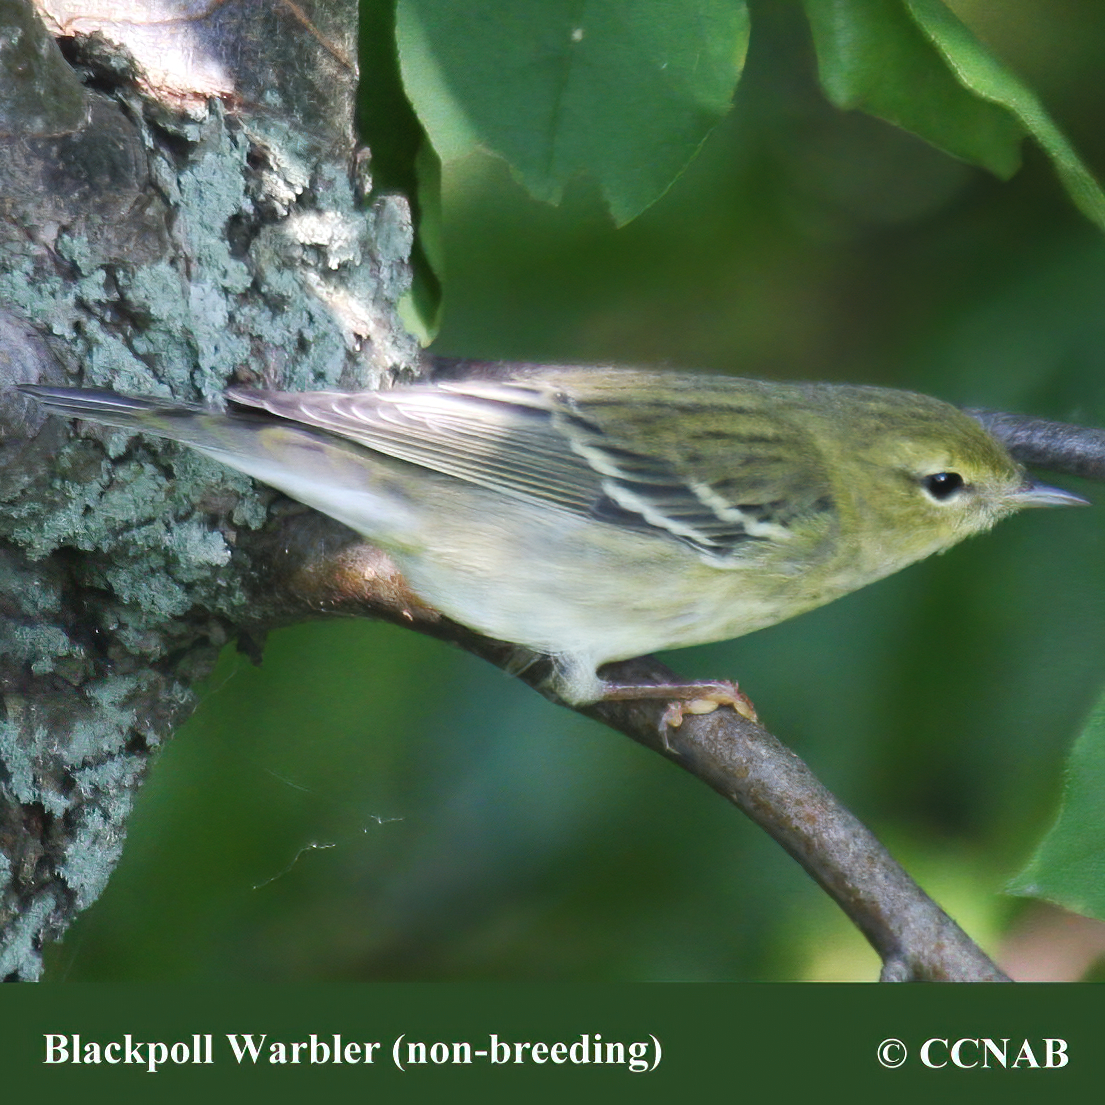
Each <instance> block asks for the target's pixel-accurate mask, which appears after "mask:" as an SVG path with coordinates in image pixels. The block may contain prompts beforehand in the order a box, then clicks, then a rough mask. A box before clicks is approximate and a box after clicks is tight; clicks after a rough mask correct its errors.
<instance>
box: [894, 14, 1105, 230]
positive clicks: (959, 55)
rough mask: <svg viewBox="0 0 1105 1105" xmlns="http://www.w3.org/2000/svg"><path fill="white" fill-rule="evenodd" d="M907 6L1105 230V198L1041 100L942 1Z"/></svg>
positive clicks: (961, 74) (959, 72) (960, 74)
mask: <svg viewBox="0 0 1105 1105" xmlns="http://www.w3.org/2000/svg"><path fill="white" fill-rule="evenodd" d="M906 4H907V6H908V8H909V11H910V13H911V14H912V16H913V18H914V19H915V20H916V21H917V26H918V27H920V28H921V30H922V31H924V33H925V35H926V36H927V37H928V38H929V40H930V41H931V42H932V43H933V45H934V46H935V47H936V49H937V50H939V51H940V53H941V54H942V55H943V57H944V59H945V60H946V61H947V63H948V65H949V66H950V67H951V69H952V71H953V72H954V73H955V75H956V78H957V79H958V80H959V81H960V82H961V83H962V85H963V86H964V87H965V88H969V89H970V90H971V91H972V92H973V93H975V95H977V96H979V97H981V98H982V99H983V100H986V101H988V102H990V103H993V104H1001V105H1002V106H1004V107H1006V108H1008V110H1009V111H1010V112H1011V113H1012V114H1013V115H1015V116H1016V118H1017V119H1018V120H1019V121H1020V122H1021V124H1022V125H1023V126H1024V127H1025V129H1026V130H1028V131H1029V133H1030V134H1031V135H1032V137H1033V138H1035V139H1036V141H1037V142H1039V144H1040V146H1041V147H1042V148H1043V150H1044V152H1045V153H1046V154H1047V155H1048V157H1050V158H1051V160H1052V162H1053V163H1054V165H1055V169H1056V172H1058V174H1059V179H1060V180H1061V181H1062V182H1063V186H1064V187H1065V188H1066V190H1067V194H1068V195H1069V196H1070V198H1071V199H1072V200H1073V201H1074V204H1075V206H1076V207H1077V208H1078V209H1079V210H1080V211H1081V212H1082V214H1083V215H1085V216H1086V217H1087V218H1088V219H1090V220H1091V221H1093V222H1094V223H1096V224H1097V225H1098V227H1100V228H1101V229H1102V230H1105V193H1103V192H1102V190H1101V186H1100V185H1099V184H1098V183H1097V181H1096V180H1095V179H1094V178H1093V176H1092V174H1091V173H1090V171H1089V170H1088V169H1087V168H1086V166H1085V165H1083V164H1082V161H1081V159H1080V158H1079V157H1078V155H1077V154H1076V153H1075V152H1074V149H1073V148H1072V147H1071V144H1070V143H1069V142H1068V141H1067V139H1066V137H1065V136H1064V135H1063V133H1062V131H1060V130H1059V128H1058V127H1057V126H1056V125H1055V123H1054V121H1053V120H1052V118H1051V116H1050V115H1048V113H1047V112H1046V111H1045V110H1044V107H1043V105H1042V104H1041V103H1040V101H1039V99H1038V98H1037V97H1036V94H1035V93H1034V92H1033V91H1032V90H1031V89H1030V88H1029V87H1028V86H1027V85H1025V84H1024V83H1023V82H1022V81H1021V80H1020V79H1019V78H1017V77H1016V76H1014V75H1013V74H1012V73H1011V72H1009V70H1008V69H1006V68H1005V66H1004V65H1002V64H1001V62H999V61H998V60H997V59H996V58H995V57H994V56H993V55H992V54H990V52H989V51H988V50H987V49H986V47H985V46H983V45H982V43H980V42H979V41H978V39H976V38H975V36H974V35H973V34H972V33H971V31H970V30H969V29H968V28H967V27H965V26H964V25H963V24H962V23H961V22H960V21H959V19H958V18H957V17H956V16H955V15H954V14H952V12H950V11H949V10H948V9H947V8H946V7H945V6H944V4H943V3H941V2H940V0H906Z"/></svg>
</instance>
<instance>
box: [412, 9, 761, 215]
mask: <svg viewBox="0 0 1105 1105" xmlns="http://www.w3.org/2000/svg"><path fill="white" fill-rule="evenodd" d="M748 28H749V24H748V12H747V9H746V7H745V5H744V3H743V0H678V2H676V0H539V2H537V0H399V8H398V18H397V30H398V40H399V55H400V61H401V65H402V71H403V79H404V82H405V86H406V89H407V94H408V96H409V97H410V100H411V102H412V103H413V104H414V107H415V110H416V111H417V112H418V115H419V118H420V119H421V121H422V124H423V126H424V127H425V128H426V131H427V133H428V134H429V136H430V140H431V141H432V143H433V145H434V148H435V149H436V151H437V153H438V154H439V156H440V157H441V159H442V160H443V161H450V160H453V159H455V158H457V157H461V156H463V155H464V154H466V153H468V152H469V151H471V150H472V149H474V148H477V147H479V148H483V149H486V150H489V151H491V152H493V153H496V154H498V155H499V156H501V157H503V158H504V159H505V160H506V161H507V162H508V164H509V165H510V166H511V168H512V170H513V171H514V173H515V175H516V176H517V177H518V178H519V179H520V180H521V181H522V183H523V184H524V185H525V187H526V188H527V189H528V190H529V191H530V192H531V193H532V194H533V195H534V196H536V197H537V198H539V199H542V200H546V201H549V202H552V203H555V202H557V201H558V200H559V199H560V197H561V195H562V193H563V189H564V186H565V184H566V183H567V182H568V181H569V180H571V179H572V178H573V177H575V176H577V175H579V174H581V173H588V174H590V175H592V176H593V177H594V178H595V179H596V180H597V181H598V184H599V187H600V188H601V191H602V194H603V197H604V198H605V200H606V203H607V205H608V207H609V209H610V212H611V214H612V215H613V217H614V219H615V221H616V222H617V223H619V224H622V223H626V222H628V221H629V220H630V219H632V218H634V217H635V216H637V215H638V214H640V212H641V211H643V210H644V209H645V208H646V207H648V206H649V205H650V204H652V203H654V202H655V201H656V200H657V199H658V198H659V197H660V196H661V195H663V194H664V192H665V191H666V190H667V189H668V188H669V187H670V185H671V183H672V182H673V181H674V180H675V178H676V177H677V176H678V175H679V174H680V173H681V172H682V171H683V169H684V168H685V167H686V165H687V163H688V162H689V161H690V160H691V158H692V157H693V156H694V154H695V153H696V151H697V150H698V148H699V146H701V144H702V142H703V141H704V139H705V138H706V136H707V134H709V132H710V130H711V129H712V128H713V127H714V126H715V125H716V124H717V123H718V121H719V120H720V119H721V118H722V117H723V116H724V115H725V113H726V112H727V111H728V110H729V107H730V104H731V101H732V96H733V90H734V88H735V87H736V83H737V80H738V79H739V77H740V73H741V69H742V67H743V64H744V57H745V53H746V50H747V46H748Z"/></svg>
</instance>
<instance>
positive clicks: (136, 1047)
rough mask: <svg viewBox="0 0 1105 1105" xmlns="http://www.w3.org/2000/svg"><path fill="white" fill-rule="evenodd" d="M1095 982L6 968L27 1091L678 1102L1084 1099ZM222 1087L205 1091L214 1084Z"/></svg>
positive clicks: (11, 1030)
mask: <svg viewBox="0 0 1105 1105" xmlns="http://www.w3.org/2000/svg"><path fill="white" fill-rule="evenodd" d="M1103 1002H1105V991H1102V990H1101V988H1099V987H1097V986H1092V985H1086V986H1051V985H1049V986H1033V985H1022V986H1006V985H1000V986H997V985H996V986H981V985H980V986H943V987H939V986H875V985H851V986H848V985H798V984H795V985H787V984H782V985H766V984H765V985H728V984H716V985H712V984H683V983H672V984H662V983H659V984H655V983H654V984H640V985H576V984H555V983H553V984H544V985H528V984H526V985H522V984H447V983H446V984H434V983H427V984H418V983H409V984H402V983H399V984H379V985H363V986H341V985H335V986H304V987H248V988H241V987H235V988H215V987H211V988H202V987H178V988H170V987H154V986H137V985H134V986H108V985H105V986H91V985H90V986H84V985H64V986H63V985H41V986H32V985H26V986H19V985H16V986H9V987H7V988H4V989H2V990H0V1070H2V1071H3V1076H4V1084H5V1091H6V1095H7V1094H8V1093H9V1092H10V1094H11V1098H10V1099H11V1100H16V1092H17V1090H31V1091H34V1092H35V1093H36V1094H39V1095H45V1099H46V1100H61V1099H62V1096H63V1095H64V1096H65V1097H70V1096H73V1097H75V1096H76V1095H87V1094H102V1093H110V1095H111V1097H112V1100H113V1101H147V1100H150V1099H151V1095H153V1094H156V1096H157V1100H159V1101H172V1100H181V1101H184V1100H188V1101H192V1102H194V1101H197V1100H201V1101H204V1100H210V1101H220V1100H231V1099H232V1098H233V1099H235V1100H236V1099H237V1097H238V1095H240V1094H242V1093H249V1092H259V1093H264V1094H265V1095H266V1100H270V1099H272V1098H273V1097H279V1096H280V1095H281V1094H282V1093H286V1094H287V1095H289V1096H292V1095H294V1096H295V1097H296V1098H297V1099H300V1100H302V1098H303V1095H304V1094H312V1093H318V1094H333V1093H349V1092H352V1093H355V1094H357V1095H360V1098H359V1099H361V1100H382V1101H387V1102H389V1103H390V1102H407V1101H410V1102H421V1101H427V1102H430V1101H433V1102H439V1101H443V1100H455V1099H456V1097H457V1095H470V1094H478V1095H479V1097H480V1100H481V1101H488V1102H496V1101H504V1102H506V1101H518V1100H519V1095H520V1094H521V1095H524V1100H525V1102H526V1103H527V1105H530V1103H532V1102H536V1101H550V1102H553V1101H555V1102H563V1101H565V1100H570V1101H571V1102H573V1103H578V1102H590V1101H595V1102H599V1101H601V1102H610V1101H623V1100H624V1101H641V1102H672V1101H678V1100H679V1098H678V1097H677V1096H676V1095H679V1094H685V1093H699V1092H709V1093H711V1094H713V1093H725V1094H726V1096H732V1097H739V1096H741V1094H742V1093H745V1092H751V1091H753V1090H756V1091H757V1092H760V1091H761V1090H762V1089H763V1088H764V1087H769V1088H770V1090H771V1092H772V1093H773V1094H774V1096H775V1099H776V1100H781V1101H788V1100H797V1098H796V1097H795V1096H792V1095H796V1094H798V1093H803V1094H804V1093H807V1092H809V1091H813V1092H814V1093H820V1092H822V1091H823V1090H824V1089H825V1087H826V1086H833V1087H836V1091H842V1092H846V1093H853V1092H854V1093H856V1094H858V1095H859V1096H858V1097H857V1100H875V1098H874V1096H873V1095H875V1094H878V1095H879V1099H889V1098H891V1097H892V1098H893V1099H894V1100H895V1101H913V1100H916V1101H922V1100H925V1101H931V1100H933V1099H934V1097H935V1098H937V1099H938V1100H939V1101H940V1102H941V1105H946V1103H948V1102H956V1101H964V1102H968V1101H969V1102H988V1101H994V1102H997V1101H1001V1102H1003V1103H1004V1102H1011V1101H1014V1102H1015V1101H1037V1100H1038V1101H1047V1102H1063V1101H1075V1100H1076V1095H1082V1094H1084V1093H1087V1092H1094V1093H1097V1092H1100V1087H1101V1085H1102V1084H1105V1047H1103V1046H1102V1036H1103V1035H1105V1017H1103V1016H1102V1011H1103ZM200 1095H204V1096H202V1097H201V1096H200Z"/></svg>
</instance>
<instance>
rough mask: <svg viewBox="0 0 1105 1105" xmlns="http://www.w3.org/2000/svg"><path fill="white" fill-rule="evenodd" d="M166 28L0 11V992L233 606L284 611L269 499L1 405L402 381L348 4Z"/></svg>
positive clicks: (44, 932)
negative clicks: (80, 387)
mask: <svg viewBox="0 0 1105 1105" xmlns="http://www.w3.org/2000/svg"><path fill="white" fill-rule="evenodd" d="M178 8H179V11H180V16H179V18H176V19H173V18H171V17H169V18H167V16H166V11H165V8H164V6H163V7H162V8H161V9H159V15H158V21H157V22H150V23H143V22H142V13H143V11H147V12H148V11H149V10H150V9H149V6H148V5H144V4H132V5H131V9H132V11H133V13H134V16H135V18H134V19H132V20H129V21H125V20H120V18H119V13H120V12H121V11H123V10H124V6H121V5H119V4H118V3H113V4H111V5H105V6H104V11H105V13H109V14H110V13H111V12H114V13H115V15H114V19H115V21H114V22H112V21H111V19H110V18H108V15H101V14H100V13H98V12H97V7H96V5H95V4H82V5H81V8H80V14H79V15H78V14H75V11H74V9H73V8H72V7H70V9H69V12H68V14H66V12H65V11H64V9H63V5H62V4H61V3H52V2H44V3H43V5H42V9H41V10H40V11H36V10H35V8H34V7H33V6H32V5H31V4H30V3H29V2H27V0H0V197H2V198H0V433H2V439H0V440H2V444H0V502H2V504H3V507H2V510H0V604H2V605H0V618H2V620H0V692H2V694H3V707H4V709H3V719H2V721H0V930H2V931H3V934H4V938H3V941H2V943H0V977H8V978H20V979H30V978H35V977H37V975H38V973H39V971H40V969H41V966H40V965H41V956H40V951H41V946H42V941H43V939H44V938H46V937H48V936H50V935H53V934H57V933H58V932H60V931H61V930H62V929H63V928H64V927H65V925H66V924H67V923H68V921H69V920H70V919H71V918H72V917H73V916H74V914H75V913H76V912H77V911H79V910H81V909H83V908H85V907H86V906H88V905H89V904H90V903H91V902H92V901H94V900H95V899H96V897H97V896H98V895H99V893H100V892H101V890H102V889H103V887H104V885H105V883H106V881H107V878H108V876H109V874H110V872H111V870H112V867H113V866H114V864H115V862H116V860H117V858H118V856H119V854H120V851H121V848H122V844H123V838H124V834H125V823H126V818H127V814H128V812H129V809H130V805H131V796H132V794H133V792H134V789H135V787H136V786H137V785H138V783H139V782H140V780H141V777H142V775H143V772H144V771H145V768H146V765H147V762H148V759H149V755H150V752H151V750H152V749H153V748H155V747H156V746H157V745H158V744H159V743H160V742H161V741H163V740H165V739H166V738H167V737H168V735H169V733H170V732H171V730H172V727H173V726H174V724H176V723H177V722H179V720H180V719H181V718H182V717H183V716H184V715H185V714H186V713H187V712H188V711H189V710H190V709H191V705H192V696H191V686H192V684H193V682H194V681H195V680H196V679H197V678H198V677H200V676H202V675H203V673H204V672H206V671H207V670H208V669H209V668H210V665H211V663H212V662H213V660H214V658H215V656H216V654H217V652H218V650H219V648H220V647H221V646H222V645H223V644H225V643H226V641H227V640H228V639H230V638H231V637H232V636H233V635H234V634H236V633H237V632H239V630H240V629H242V627H243V626H244V624H245V623H246V622H247V621H252V619H251V617H248V616H247V613H246V612H247V611H253V617H255V616H256V614H257V611H258V609H259V608H263V609H264V611H265V612H266V614H267V615H268V616H269V617H270V619H279V618H281V617H290V616H292V612H291V611H289V612H287V613H282V612H278V611H277V610H276V609H275V605H276V604H275V602H274V601H273V600H272V592H271V589H270V588H268V587H267V585H266V580H267V579H268V578H269V577H270V574H271V573H270V571H269V569H268V568H267V567H266V566H265V565H263V564H261V563H259V560H258V557H259V555H262V554H263V555H265V556H268V555H269V553H270V546H269V545H268V544H265V545H264V547H263V548H260V547H259V545H258V543H257V540H256V539H257V538H258V537H259V535H261V534H263V533H265V532H266V529H267V527H268V526H269V525H270V519H271V517H272V511H271V509H270V508H271V507H272V505H273V501H274V498H275V497H274V496H273V495H272V494H270V493H269V492H267V491H265V490H264V489H261V488H258V487H256V486H253V485H251V484H250V482H249V481H247V480H243V479H236V478H235V477H234V476H232V475H231V474H229V473H228V472H227V471H225V470H224V469H222V468H220V467H219V466H217V465H213V464H210V463H208V462H206V461H205V460H203V459H202V458H199V457H197V456H194V455H189V453H188V452H187V451H185V450H180V449H177V448H174V447H171V446H160V445H158V444H156V443H152V442H147V441H144V440H141V439H132V440H129V441H128V440H126V439H125V438H124V437H122V436H120V435H116V434H113V433H111V432H110V431H102V430H98V429H96V428H94V427H83V428H82V429H80V430H78V431H77V432H73V431H72V429H71V428H69V427H66V426H65V425H64V424H62V423H58V422H57V420H53V419H50V420H44V419H43V417H42V415H41V414H40V413H39V412H37V411H36V410H34V409H33V406H32V405H31V404H29V403H27V402H26V401H24V400H22V399H20V398H18V397H15V396H13V395H12V393H11V392H10V391H8V390H7V389H8V386H9V385H11V384H15V383H25V382H37V381H41V382H44V383H55V384H64V383H76V382H78V381H80V382H84V383H86V384H94V385H96V384H98V385H111V386H114V387H117V388H120V389H122V390H128V389H129V390H133V391H137V392H152V393H157V394H166V393H169V392H171V393H173V394H175V395H178V396H181V397H187V398H192V399H197V398H207V399H216V398H217V397H218V396H219V395H220V393H221V392H222V391H223V389H224V388H225V387H226V386H227V384H228V383H229V382H232V381H239V382H245V383H250V382H263V383H264V384H265V385H266V386H275V387H281V388H308V387H320V386H325V385H337V386H355V387H370V386H375V385H377V384H379V383H381V382H382V381H384V380H386V379H387V378H388V377H390V376H391V375H393V374H395V373H397V372H409V371H411V370H412V369H413V368H414V366H415V363H416V360H417V348H416V345H415V343H414V342H413V340H412V339H411V338H410V337H409V336H408V335H407V333H406V331H405V330H404V329H403V327H402V326H401V325H400V323H399V321H398V317H397V314H396V307H397V303H398V301H399V298H400V297H401V296H402V294H403V293H404V292H405V290H406V289H407V287H408V282H409V273H408V261H407V259H408V255H409V252H410V244H411V237H412V232H411V225H410V216H409V209H408V207H407V204H406V203H405V201H404V200H403V199H402V198H399V197H388V196H374V195H373V194H372V192H371V180H370V178H369V173H368V160H367V152H366V151H363V150H360V149H358V148H357V146H356V144H355V141H354V136H353V110H354V103H355V94H356V81H357V70H356V64H355V60H354V59H355V56H356V3H355V0H316V2H314V3H300V4H298V5H291V4H280V3H275V4H273V3H268V2H264V3H260V2H258V3H244V2H243V3H227V4H212V5H196V4H189V3H187V0H181V3H180V4H179V5H178ZM44 18H45V19H46V20H47V21H49V22H51V23H52V26H51V30H52V32H53V33H50V31H48V30H47V27H46V25H45V24H44ZM55 36H56V37H55ZM282 510H283V508H282V507H281V508H279V510H278V513H279V512H280V511H282ZM277 560H279V557H277ZM258 597H260V598H263V599H264V602H262V603H259V602H257V601H256V599H257V598H258ZM299 611H301V605H300V604H297V611H296V612H299Z"/></svg>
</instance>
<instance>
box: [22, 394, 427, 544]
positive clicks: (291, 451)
mask: <svg viewBox="0 0 1105 1105" xmlns="http://www.w3.org/2000/svg"><path fill="white" fill-rule="evenodd" d="M19 390H20V391H21V392H23V393H24V394H25V395H29V396H31V397H33V398H34V399H36V400H38V402H39V403H41V404H42V405H43V406H44V407H45V408H46V409H47V410H49V411H52V412H54V413H56V414H61V415H66V416H68V417H71V418H83V419H87V420H89V421H91V422H102V423H104V424H106V425H108V426H118V427H120V428H122V429H125V430H133V431H135V432H137V433H147V434H153V435H154V436H156V437H165V438H169V439H170V440H172V441H180V442H183V443H184V444H185V445H190V446H192V448H194V449H197V450H199V452H201V453H204V454H205V455H206V456H209V457H212V458H213V459H214V460H218V461H221V462H222V463H223V464H226V465H229V466H230V467H231V468H236V469H238V471H240V472H245V473H246V474H247V475H250V476H253V477H254V478H255V479H259V480H261V481H263V482H264V483H267V484H271V485H272V486H273V487H277V488H279V489H280V490H281V491H283V492H285V494H288V495H290V496H291V497H292V498H294V499H299V500H300V502H304V503H307V504H308V505H309V506H313V507H315V508H316V509H318V510H321V511H323V513H325V514H329V515H330V516H331V517H334V518H337V519H338V520H339V521H341V522H344V523H345V524H346V525H348V526H351V527H352V528H353V529H355V530H357V531H358V532H360V533H364V534H366V535H368V536H371V537H373V538H375V539H377V540H379V541H383V542H387V541H392V542H393V543H397V542H398V541H399V540H400V538H399V537H398V536H394V535H395V534H398V535H401V534H402V533H403V532H404V527H405V528H406V530H409V529H410V527H411V525H412V522H411V520H410V518H409V517H408V516H407V513H406V495H405V493H404V490H403V488H404V484H403V482H402V480H397V479H396V478H395V477H394V475H393V474H392V473H391V471H390V470H391V468H392V467H394V462H389V461H388V460H387V459H386V458H384V457H382V456H380V454H378V453H375V452H373V451H372V450H369V449H366V448H364V447H362V446H360V445H357V444H355V443H354V442H352V441H347V440H345V439H343V438H342V437H341V436H339V435H335V434H330V433H326V432H325V431H323V430H319V429H315V428H314V427H311V426H304V425H302V424H301V423H298V422H295V421H293V420H291V419H287V418H282V417H278V416H276V415H273V414H270V413H268V412H266V411H258V410H253V409H247V408H244V407H239V406H232V407H231V408H230V409H229V410H227V411H217V410H211V409H209V408H207V407H201V406H196V405H194V404H189V403H180V402H177V401H176V400H172V399H155V398H136V397H132V396H129V395H118V394H116V393H115V392H112V391H93V390H86V389H83V388H52V387H42V386H40V385H37V384H33V385H32V384H21V385H19Z"/></svg>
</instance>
